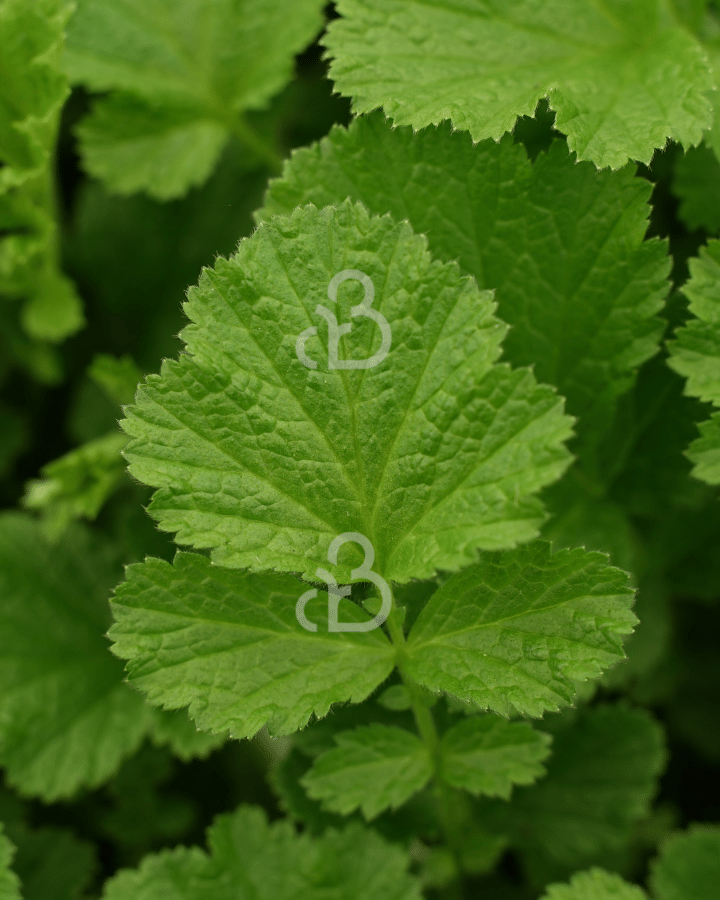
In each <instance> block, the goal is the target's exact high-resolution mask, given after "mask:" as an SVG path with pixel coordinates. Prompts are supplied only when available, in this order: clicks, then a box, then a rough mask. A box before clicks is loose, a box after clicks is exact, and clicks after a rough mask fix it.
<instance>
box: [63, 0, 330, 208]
mask: <svg viewBox="0 0 720 900" xmlns="http://www.w3.org/2000/svg"><path fill="white" fill-rule="evenodd" d="M323 5H324V4H323V2H322V0H293V2H292V3H290V4H288V3H286V2H283V0H179V2H178V0H122V2H117V3H116V2H114V3H109V2H107V0H78V2H77V11H76V12H75V14H74V16H73V17H72V19H71V21H70V24H69V26H68V40H67V53H66V63H67V68H68V71H69V73H70V76H71V78H72V79H73V80H74V81H77V82H82V83H84V84H86V85H88V86H89V87H90V88H92V89H94V90H100V91H105V90H108V89H112V88H115V89H119V91H120V93H117V94H111V95H110V96H109V97H107V98H104V99H102V100H100V101H99V102H98V103H97V104H96V106H95V108H94V110H93V112H92V113H91V114H90V116H89V118H87V119H85V120H84V122H83V123H81V125H80V128H79V129H78V134H79V137H80V145H81V151H82V154H83V156H84V159H85V164H86V167H87V168H88V171H90V172H91V173H92V174H93V175H96V176H98V177H101V178H103V180H104V182H105V184H106V185H107V186H108V188H110V189H111V190H113V191H117V192H119V193H130V192H131V191H136V190H141V189H142V190H145V191H147V192H148V193H149V194H151V195H152V196H155V197H157V198H159V199H163V200H165V199H169V198H171V197H179V196H181V195H182V194H184V193H186V192H187V190H188V189H189V188H190V187H191V186H194V185H198V184H201V183H203V182H204V181H205V180H206V179H207V177H208V176H209V174H210V172H211V171H212V169H213V168H214V166H215V163H216V162H217V159H218V157H219V154H220V151H221V150H222V147H223V146H224V144H225V143H226V142H227V140H228V138H229V137H230V135H231V134H235V136H236V137H238V138H239V139H240V141H241V142H243V143H244V144H245V145H246V146H248V147H249V149H250V150H251V151H253V152H254V153H256V154H257V155H258V156H259V157H260V158H265V159H266V161H268V162H269V163H270V164H271V165H275V164H276V160H275V158H274V153H275V151H274V150H273V149H272V148H271V147H267V146H265V145H264V143H263V140H262V139H261V138H260V137H259V136H258V135H257V134H255V133H254V132H252V131H251V130H250V129H249V126H248V124H247V122H246V121H245V120H244V119H243V118H242V114H243V112H245V111H247V110H253V109H262V108H263V107H265V106H266V105H267V103H268V101H269V100H270V98H271V97H272V96H273V95H274V94H276V93H277V92H278V91H279V90H280V89H281V88H282V87H283V86H284V85H285V83H286V82H287V81H288V80H289V79H290V76H291V74H292V69H293V60H294V56H295V54H296V53H299V52H300V51H301V50H303V49H304V48H305V47H306V46H307V45H308V44H309V43H310V42H311V41H312V40H313V38H314V37H315V36H316V35H317V34H318V32H319V31H320V30H321V28H322V24H323V16H322V9H323Z"/></svg>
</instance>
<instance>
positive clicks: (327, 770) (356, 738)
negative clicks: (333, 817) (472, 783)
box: [301, 725, 432, 820]
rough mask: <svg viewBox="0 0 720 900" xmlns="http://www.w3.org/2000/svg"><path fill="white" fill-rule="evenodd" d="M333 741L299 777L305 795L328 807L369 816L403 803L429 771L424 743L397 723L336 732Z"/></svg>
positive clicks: (430, 770)
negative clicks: (359, 811)
mask: <svg viewBox="0 0 720 900" xmlns="http://www.w3.org/2000/svg"><path fill="white" fill-rule="evenodd" d="M335 743H336V744H337V746H336V747H335V748H334V749H332V750H329V751H327V752H326V753H323V754H322V756H320V757H319V758H318V759H317V761H316V762H315V764H314V766H313V767H312V768H311V769H310V771H309V772H308V773H307V775H305V776H304V778H302V779H301V783H302V784H303V785H304V786H305V788H306V789H307V792H308V794H309V795H310V797H312V798H313V799H314V800H322V801H323V806H324V807H325V808H326V809H328V810H330V811H332V812H339V813H342V814H343V815H347V814H348V813H351V812H353V810H356V809H360V810H361V811H362V814H363V815H364V816H365V818H366V819H368V820H370V819H374V818H375V816H377V815H379V813H381V812H382V811H383V810H385V809H388V808H392V809H396V808H397V807H398V806H402V804H403V803H404V802H405V801H406V800H407V799H408V798H409V797H411V796H412V795H413V794H414V793H415V792H416V791H419V790H420V789H421V788H423V787H424V786H425V784H426V783H427V782H428V780H429V779H430V776H431V775H432V763H431V760H430V756H429V754H428V752H427V750H426V748H425V746H424V745H423V744H422V742H421V741H420V740H419V739H418V738H417V737H416V736H415V735H414V734H411V733H410V732H409V731H404V730H403V729H402V728H394V727H391V726H388V725H368V726H366V727H364V728H356V729H355V730H354V731H343V732H340V734H338V735H336V736H335Z"/></svg>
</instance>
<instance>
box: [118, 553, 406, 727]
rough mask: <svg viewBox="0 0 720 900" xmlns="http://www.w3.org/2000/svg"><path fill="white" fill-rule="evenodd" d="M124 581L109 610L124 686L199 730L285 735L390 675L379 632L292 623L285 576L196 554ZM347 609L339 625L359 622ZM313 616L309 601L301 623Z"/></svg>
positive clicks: (294, 586) (290, 581)
mask: <svg viewBox="0 0 720 900" xmlns="http://www.w3.org/2000/svg"><path fill="white" fill-rule="evenodd" d="M126 573H127V580H126V581H125V582H123V583H122V584H121V585H119V587H118V588H117V589H116V592H115V600H114V602H113V604H112V608H113V614H114V616H115V624H114V625H113V626H112V628H111V629H110V637H111V638H112V640H113V641H114V642H115V646H114V648H113V649H114V651H115V653H117V654H118V655H119V656H121V657H123V658H124V659H127V660H129V662H128V673H129V681H130V683H131V684H133V685H135V686H136V687H138V688H140V689H142V690H143V691H145V692H147V694H148V696H149V698H150V701H151V702H152V703H154V704H158V705H160V704H162V705H163V706H164V707H166V708H171V709H174V708H178V707H181V706H189V713H190V715H191V717H192V718H193V719H195V721H196V722H197V724H198V726H199V727H200V728H201V729H202V730H203V731H214V732H217V731H229V732H230V734H231V735H232V736H233V737H251V736H252V735H254V734H255V733H256V732H257V731H259V730H260V728H262V726H263V725H265V724H266V723H269V725H270V727H271V729H272V731H273V732H274V733H286V734H287V733H291V732H293V731H296V730H297V729H298V728H302V727H303V726H304V725H305V724H306V723H307V721H308V719H309V718H310V716H311V715H312V714H313V713H314V714H315V715H316V716H318V717H321V716H324V715H326V714H327V712H328V710H329V709H330V706H331V704H333V703H340V702H343V701H345V700H351V701H353V702H355V703H357V702H359V701H360V700H363V699H364V698H365V697H367V696H368V694H369V693H370V692H371V691H372V690H374V689H375V688H376V687H377V685H378V684H380V682H382V681H383V680H384V679H385V678H386V677H387V676H388V675H389V673H390V672H391V670H392V668H393V665H394V653H393V649H392V646H391V644H390V642H389V641H388V639H387V638H386V637H385V635H384V633H383V632H382V631H381V630H376V631H373V632H371V633H364V634H353V633H341V634H331V633H329V632H327V631H321V630H318V631H317V632H316V633H314V634H311V633H309V632H307V631H305V630H304V629H303V628H302V627H301V626H300V625H299V624H298V621H297V619H296V618H295V603H296V601H297V599H298V597H299V596H300V594H301V593H302V592H303V588H304V587H305V586H304V585H303V584H302V583H301V582H300V581H298V580H297V579H295V578H292V577H291V576H283V575H266V576H258V575H252V574H249V573H246V572H237V571H233V570H231V569H222V568H220V567H219V566H214V565H211V563H210V562H209V560H207V559H206V558H205V557H204V556H200V555H199V554H195V553H178V555H177V556H176V557H175V562H174V565H170V564H169V563H166V562H164V561H162V560H159V559H147V560H146V561H145V562H144V563H137V564H134V565H131V566H128V567H127V569H126ZM325 597H326V599H325V616H326V617H327V596H326V595H325ZM347 605H348V608H349V609H348V611H347V615H348V616H349V615H350V613H351V612H354V615H355V620H356V621H361V620H362V618H367V615H364V614H363V613H362V611H361V610H360V608H359V607H356V606H355V605H354V604H351V603H348V604H347ZM322 608H323V602H322V600H321V599H318V600H316V601H315V603H312V602H311V603H309V604H308V606H307V608H306V614H307V615H308V618H310V620H311V621H312V620H314V621H319V620H320V618H321V612H322Z"/></svg>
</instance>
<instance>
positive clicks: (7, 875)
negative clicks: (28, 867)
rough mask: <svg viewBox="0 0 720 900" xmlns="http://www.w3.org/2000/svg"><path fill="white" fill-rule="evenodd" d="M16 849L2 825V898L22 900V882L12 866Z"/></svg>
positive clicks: (0, 882) (0, 885) (3, 899)
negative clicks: (6, 835)
mask: <svg viewBox="0 0 720 900" xmlns="http://www.w3.org/2000/svg"><path fill="white" fill-rule="evenodd" d="M14 849H15V848H14V847H13V845H12V844H11V843H10V841H9V840H8V839H7V838H6V837H5V834H4V833H3V829H2V825H0V900H20V882H19V881H18V878H17V875H16V874H15V873H14V872H13V871H12V869H11V868H10V864H11V862H12V858H13V853H14Z"/></svg>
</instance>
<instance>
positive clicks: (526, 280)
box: [258, 113, 670, 435]
mask: <svg viewBox="0 0 720 900" xmlns="http://www.w3.org/2000/svg"><path fill="white" fill-rule="evenodd" d="M650 190H651V185H650V184H649V183H648V182H646V181H644V180H642V179H639V178H635V177H634V173H633V171H632V170H631V168H628V169H625V170H623V171H622V172H617V173H610V172H597V171H596V170H595V168H594V166H592V165H590V164H589V163H577V161H576V160H575V158H574V156H573V155H572V154H569V153H568V151H567V148H566V147H565V145H564V143H563V142H562V141H556V142H555V143H554V144H553V145H552V146H551V148H550V150H549V151H548V152H547V153H541V154H540V155H539V156H538V158H537V160H536V161H535V163H534V164H531V163H530V162H529V161H528V159H527V157H526V154H525V152H524V150H523V148H522V147H521V146H517V145H514V144H513V143H512V140H511V138H510V137H506V138H504V139H503V140H502V141H501V142H500V144H495V143H494V142H492V141H486V142H483V143H481V144H479V145H477V146H473V144H472V141H471V140H470V138H469V136H468V135H467V134H459V133H452V132H451V129H450V127H449V126H448V125H447V124H444V125H441V126H440V127H439V128H437V129H435V128H430V129H426V130H425V131H422V132H420V133H419V134H413V133H412V130H411V129H410V128H396V129H392V128H391V127H390V125H389V123H387V122H386V121H385V120H384V119H383V117H382V115H380V114H379V113H374V114H372V115H370V116H367V117H363V118H361V119H357V120H355V121H354V122H353V123H352V124H351V125H350V126H349V128H348V129H344V128H340V127H336V128H334V129H333V130H332V131H331V132H330V134H329V135H328V137H326V138H324V139H323V140H322V141H320V142H319V143H318V144H315V145H313V146H312V147H308V148H302V149H300V150H297V151H295V152H294V153H293V155H292V157H291V159H290V160H289V162H288V163H286V166H285V170H284V173H283V177H282V178H281V179H276V180H274V181H273V182H271V185H270V189H269V191H268V194H267V196H266V199H265V206H264V209H263V210H261V211H260V213H259V214H258V215H259V217H260V218H262V219H268V218H269V217H270V216H271V215H273V214H275V213H286V214H289V213H290V212H291V211H292V209H294V208H295V207H296V206H298V205H300V204H303V203H307V202H312V203H314V204H315V205H316V206H318V207H322V206H325V205H328V204H335V203H339V202H342V201H343V200H344V199H345V198H346V197H348V196H349V197H351V198H352V199H353V200H357V201H360V202H362V203H364V204H365V206H366V207H367V208H368V209H369V210H370V211H371V212H372V213H375V214H378V215H382V214H384V213H387V212H389V213H391V215H392V216H393V217H394V218H395V219H397V220H402V219H407V220H408V221H409V222H410V224H411V225H412V227H413V229H414V230H415V231H417V232H420V233H423V234H426V235H427V238H428V244H429V247H430V251H431V252H432V253H433V255H435V256H437V257H438V258H439V259H442V260H445V261H449V260H458V262H459V263H460V266H461V268H462V269H463V270H464V271H465V272H467V273H469V274H471V275H474V276H475V279H476V280H477V283H478V285H479V286H480V287H481V288H493V289H495V291H496V295H495V299H496V300H497V303H498V315H499V316H500V318H501V319H502V320H503V321H505V322H507V323H509V324H510V325H511V326H512V327H511V330H510V332H509V334H508V336H507V338H506V339H505V341H504V344H503V350H504V356H505V358H506V359H507V360H509V361H510V362H511V363H512V364H513V365H516V366H517V365H523V366H524V365H534V366H535V373H536V375H537V377H538V379H539V380H540V381H544V382H547V383H550V384H553V385H555V386H556V387H557V388H558V390H559V391H560V393H561V394H562V395H563V396H564V397H566V399H567V403H568V412H570V413H571V414H573V415H575V416H578V417H579V422H578V426H577V430H578V433H579V434H580V435H583V434H585V435H587V434H588V432H589V431H593V430H597V429H598V427H600V426H601V425H602V424H603V423H604V421H605V418H606V416H607V413H608V407H610V408H611V407H612V403H613V401H614V399H615V398H616V397H617V396H618V394H620V393H622V392H623V391H625V390H627V388H628V387H629V386H630V384H631V382H632V379H633V377H634V370H635V368H636V367H637V366H638V365H640V364H641V363H642V362H643V361H644V360H646V359H648V358H649V357H650V356H652V355H653V354H654V353H655V352H656V351H657V346H658V341H659V339H660V336H661V333H662V325H661V323H660V322H659V320H658V319H657V318H656V317H655V314H656V313H657V312H658V310H659V309H660V308H661V306H662V300H663V297H664V295H665V294H666V293H667V281H666V279H667V275H668V273H669V271H670V261H669V259H668V254H667V245H666V243H665V242H664V241H659V240H657V239H651V240H649V241H644V240H643V238H644V236H645V232H646V229H647V218H648V213H649V206H648V201H649V199H650Z"/></svg>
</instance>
